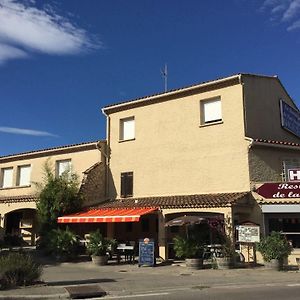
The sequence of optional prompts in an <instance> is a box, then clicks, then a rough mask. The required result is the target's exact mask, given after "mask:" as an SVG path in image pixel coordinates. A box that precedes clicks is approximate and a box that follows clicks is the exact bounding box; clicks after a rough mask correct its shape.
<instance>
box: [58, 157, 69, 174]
mask: <svg viewBox="0 0 300 300" xmlns="http://www.w3.org/2000/svg"><path fill="white" fill-rule="evenodd" d="M57 168H58V176H61V175H62V174H63V173H64V172H70V171H71V160H62V161H58V162H57Z"/></svg>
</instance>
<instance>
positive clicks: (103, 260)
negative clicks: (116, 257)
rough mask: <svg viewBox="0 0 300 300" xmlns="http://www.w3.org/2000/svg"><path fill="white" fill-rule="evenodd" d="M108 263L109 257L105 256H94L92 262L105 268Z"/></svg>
mask: <svg viewBox="0 0 300 300" xmlns="http://www.w3.org/2000/svg"><path fill="white" fill-rule="evenodd" d="M107 261H108V256H107V255H103V256H98V255H92V262H93V263H94V264H95V265H98V266H104V265H107Z"/></svg>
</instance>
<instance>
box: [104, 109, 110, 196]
mask: <svg viewBox="0 0 300 300" xmlns="http://www.w3.org/2000/svg"><path fill="white" fill-rule="evenodd" d="M102 113H103V114H104V115H105V117H106V154H105V177H106V178H105V183H106V185H105V186H106V187H105V195H106V196H107V197H108V196H109V169H110V116H109V115H108V114H106V113H105V111H104V109H103V108H102Z"/></svg>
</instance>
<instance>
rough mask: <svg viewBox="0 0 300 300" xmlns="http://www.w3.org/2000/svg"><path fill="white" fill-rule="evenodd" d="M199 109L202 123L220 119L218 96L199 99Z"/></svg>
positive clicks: (219, 100) (220, 111) (220, 110)
mask: <svg viewBox="0 0 300 300" xmlns="http://www.w3.org/2000/svg"><path fill="white" fill-rule="evenodd" d="M200 109H201V124H202V125H204V124H210V123H214V122H220V121H222V108H221V99H220V98H215V99H210V100H202V101H200Z"/></svg>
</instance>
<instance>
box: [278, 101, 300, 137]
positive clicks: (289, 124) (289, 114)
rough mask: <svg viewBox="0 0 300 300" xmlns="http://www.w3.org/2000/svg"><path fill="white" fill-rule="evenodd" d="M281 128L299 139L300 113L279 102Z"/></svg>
mask: <svg viewBox="0 0 300 300" xmlns="http://www.w3.org/2000/svg"><path fill="white" fill-rule="evenodd" d="M280 113H281V126H282V127H283V128H284V129H285V130H287V131H289V132H291V133H293V134H295V135H296V136H297V137H300V112H299V111H298V110H296V109H294V108H293V107H291V106H290V105H288V104H287V103H286V102H284V101H283V100H280Z"/></svg>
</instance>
